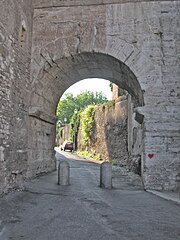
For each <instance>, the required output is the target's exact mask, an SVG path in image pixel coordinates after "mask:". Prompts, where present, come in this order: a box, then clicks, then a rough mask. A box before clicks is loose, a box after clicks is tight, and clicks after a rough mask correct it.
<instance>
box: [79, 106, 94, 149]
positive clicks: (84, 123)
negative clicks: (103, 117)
mask: <svg viewBox="0 0 180 240" xmlns="http://www.w3.org/2000/svg"><path fill="white" fill-rule="evenodd" d="M95 108H96V106H95V105H89V106H88V107H87V108H85V109H84V111H83V112H82V113H81V127H82V129H81V131H82V144H83V145H85V146H88V145H89V142H90V137H91V134H92V128H93V123H94V112H95Z"/></svg>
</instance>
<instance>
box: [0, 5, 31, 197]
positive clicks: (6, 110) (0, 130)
mask: <svg viewBox="0 0 180 240" xmlns="http://www.w3.org/2000/svg"><path fill="white" fill-rule="evenodd" d="M0 12H1V13H0V193H2V192H6V191H7V190H8V189H9V188H12V187H16V186H19V185H20V184H21V183H22V181H23V180H24V179H25V177H26V172H27V168H28V144H27V139H28V137H27V136H28V117H27V113H28V107H29V106H28V104H29V92H30V60H31V44H32V39H31V37H32V5H31V1H30V0H19V1H14V0H6V1H0Z"/></svg>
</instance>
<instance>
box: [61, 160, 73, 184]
mask: <svg viewBox="0 0 180 240" xmlns="http://www.w3.org/2000/svg"><path fill="white" fill-rule="evenodd" d="M69 178H70V167H69V163H68V162H67V161H63V162H60V163H59V166H58V185H62V186H67V185H69Z"/></svg>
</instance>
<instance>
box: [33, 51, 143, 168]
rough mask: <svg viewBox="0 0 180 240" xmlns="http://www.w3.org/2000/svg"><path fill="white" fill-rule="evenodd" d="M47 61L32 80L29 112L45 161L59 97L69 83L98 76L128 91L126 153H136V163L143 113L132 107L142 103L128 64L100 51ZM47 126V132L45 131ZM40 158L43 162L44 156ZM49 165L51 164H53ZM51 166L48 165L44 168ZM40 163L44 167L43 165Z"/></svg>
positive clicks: (132, 154)
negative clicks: (39, 132) (39, 133)
mask: <svg viewBox="0 0 180 240" xmlns="http://www.w3.org/2000/svg"><path fill="white" fill-rule="evenodd" d="M47 64H48V67H47V65H46V66H45V68H44V70H42V72H41V74H40V76H39V79H38V81H35V82H34V86H33V93H32V97H31V107H30V114H29V115H30V117H31V121H30V122H31V124H30V125H31V129H32V128H33V131H32V134H33V135H34V136H33V138H34V139H35V141H37V144H36V148H37V149H36V150H37V152H41V151H42V152H44V151H47V149H48V151H49V153H48V154H46V159H47V163H49V161H48V158H49V155H51V158H52V154H53V147H54V142H55V125H56V116H55V113H56V109H57V105H58V102H59V99H60V97H61V96H62V95H63V93H64V92H65V91H66V90H67V89H68V88H69V87H70V86H71V85H73V84H74V83H77V82H79V81H81V80H82V79H87V78H89V79H92V78H101V79H107V80H109V81H111V82H113V83H115V84H116V85H117V86H118V87H120V88H121V89H124V90H126V91H127V92H128V93H129V96H130V97H129V98H128V101H127V111H128V123H127V126H128V127H127V128H128V152H129V153H130V155H131V156H132V158H133V156H135V157H134V160H132V159H131V162H134V163H135V165H137V164H139V161H140V160H139V158H141V155H142V152H143V116H141V115H140V114H138V113H136V112H135V111H134V109H135V108H136V107H137V106H143V104H144V101H143V92H142V90H141V87H140V84H139V82H138V80H137V78H136V76H135V75H134V73H133V72H132V71H131V70H130V69H129V67H128V66H126V65H125V64H124V63H122V62H121V61H119V60H117V59H115V58H114V57H112V56H109V55H106V54H102V53H81V54H77V55H73V56H69V57H66V58H63V59H60V60H58V61H53V64H49V63H47ZM35 119H36V121H38V124H39V125H43V129H42V127H41V129H42V131H41V134H42V136H45V137H40V138H41V140H42V145H43V142H45V143H46V148H45V149H44V148H43V149H42V146H38V138H37V132H36V129H37V127H36V125H37V122H36V123H35ZM37 119H38V120H37ZM46 129H48V133H46V132H47V130H46ZM107 135H108V133H107ZM43 156H44V154H43ZM42 161H43V162H44V159H42ZM39 162H40V161H39ZM136 163H137V164H136ZM50 165H51V166H52V164H50ZM50 165H49V164H47V170H48V168H49V166H50ZM132 165H133V164H132ZM43 166H45V167H46V165H45V164H43ZM132 168H133V166H132ZM39 171H41V168H40V170H39ZM138 171H139V170H138Z"/></svg>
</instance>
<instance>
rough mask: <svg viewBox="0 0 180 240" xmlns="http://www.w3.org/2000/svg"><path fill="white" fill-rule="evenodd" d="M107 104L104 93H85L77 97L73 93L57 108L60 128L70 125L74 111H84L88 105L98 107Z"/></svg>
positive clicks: (64, 98) (66, 95) (61, 101)
mask: <svg viewBox="0 0 180 240" xmlns="http://www.w3.org/2000/svg"><path fill="white" fill-rule="evenodd" d="M104 102H107V98H106V97H105V95H104V94H103V93H102V92H95V93H94V92H91V91H85V92H82V93H80V94H78V95H77V96H73V94H72V93H67V94H65V95H64V97H63V99H62V100H60V101H59V104H58V107H57V117H58V127H61V126H63V125H64V123H65V121H64V120H65V119H66V123H70V120H71V118H72V116H73V114H74V111H75V110H77V111H79V110H80V109H84V108H85V107H86V106H88V105H91V104H93V105H96V104H101V103H104Z"/></svg>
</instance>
